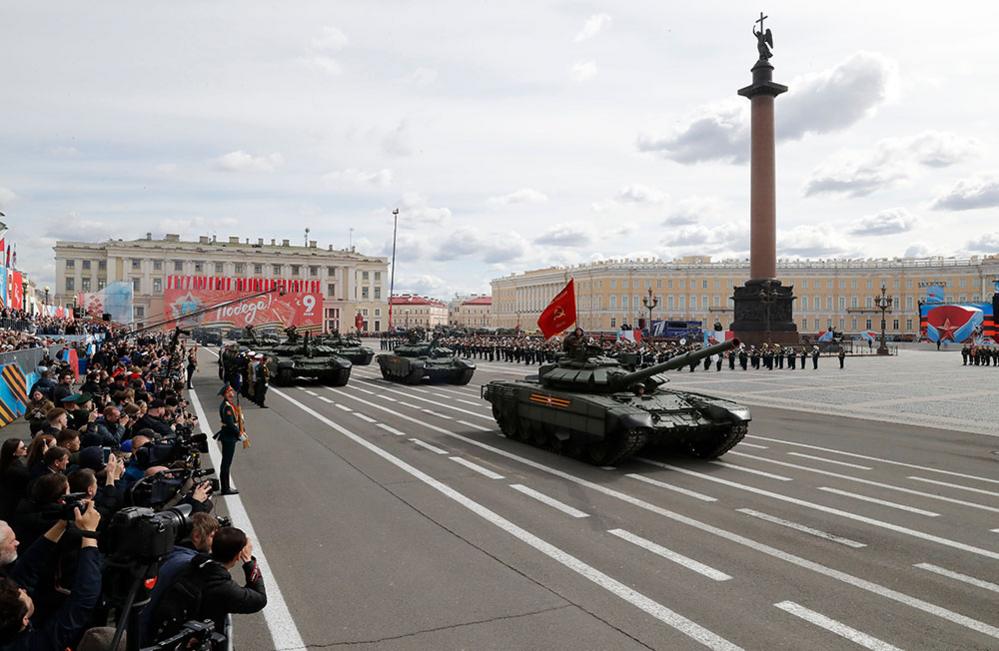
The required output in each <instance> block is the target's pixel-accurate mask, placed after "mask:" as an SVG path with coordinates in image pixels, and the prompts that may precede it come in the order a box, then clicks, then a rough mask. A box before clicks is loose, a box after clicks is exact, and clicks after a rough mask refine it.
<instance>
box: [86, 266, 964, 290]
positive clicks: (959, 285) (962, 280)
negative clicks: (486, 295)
mask: <svg viewBox="0 0 999 651" xmlns="http://www.w3.org/2000/svg"><path fill="white" fill-rule="evenodd" d="M83 268H84V269H86V268H87V263H86V261H84V263H83ZM966 283H967V279H965V278H962V279H961V281H960V282H959V283H958V287H964V286H965V285H966Z"/></svg>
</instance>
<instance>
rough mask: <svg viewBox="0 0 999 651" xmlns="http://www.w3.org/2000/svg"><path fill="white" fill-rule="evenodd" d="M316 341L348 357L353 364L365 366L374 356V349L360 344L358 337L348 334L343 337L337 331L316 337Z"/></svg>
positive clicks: (341, 355)
mask: <svg viewBox="0 0 999 651" xmlns="http://www.w3.org/2000/svg"><path fill="white" fill-rule="evenodd" d="M316 343H319V344H322V345H323V346H329V347H330V348H332V349H333V350H335V351H336V354H337V355H339V356H340V357H343V358H345V359H349V360H350V363H351V364H353V365H354V366H367V365H368V364H370V363H371V360H372V359H374V357H375V351H374V350H373V349H371V348H369V347H368V346H362V345H361V340H360V339H358V338H356V337H350V336H347V337H344V336H341V335H340V333H339V332H334V333H332V334H328V335H325V336H323V337H317V338H316Z"/></svg>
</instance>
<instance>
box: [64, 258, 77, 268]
mask: <svg viewBox="0 0 999 651" xmlns="http://www.w3.org/2000/svg"><path fill="white" fill-rule="evenodd" d="M66 268H67V269H76V260H67V261H66Z"/></svg>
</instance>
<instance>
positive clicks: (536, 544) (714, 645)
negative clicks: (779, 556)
mask: <svg viewBox="0 0 999 651" xmlns="http://www.w3.org/2000/svg"><path fill="white" fill-rule="evenodd" d="M272 391H274V393H276V394H277V395H279V396H281V397H282V398H284V399H285V400H287V401H288V402H290V403H292V404H293V405H295V406H296V407H298V408H299V409H301V410H303V411H305V412H306V413H308V414H310V415H311V416H313V417H315V418H317V419H319V420H320V421H322V422H324V423H325V424H326V425H328V426H329V427H331V428H333V429H335V430H336V431H338V432H340V433H341V434H343V435H344V436H346V437H347V438H349V439H350V440H352V441H354V442H355V443H357V444H358V445H361V446H362V447H364V448H367V449H368V450H370V451H371V452H373V453H374V454H377V455H378V456H380V457H381V458H383V459H385V460H386V461H388V462H389V463H391V464H392V465H394V466H396V467H397V468H399V469H401V470H403V471H404V472H406V473H408V474H410V475H412V476H413V477H415V478H416V479H418V480H420V481H422V482H423V483H425V484H427V485H428V486H430V487H431V488H433V489H434V490H436V491H438V492H439V493H441V494H442V495H444V496H445V497H448V498H449V499H451V500H453V501H455V502H457V503H458V504H460V505H461V506H463V507H464V508H466V509H468V510H469V511H471V512H472V513H475V514H476V515H478V516H479V517H480V518H482V519H483V520H486V521H487V522H489V523H490V524H492V525H494V526H496V527H498V528H500V529H502V530H503V531H506V532H507V533H509V534H510V535H511V536H513V537H515V538H517V539H518V540H520V541H522V542H524V543H525V544H527V545H530V546H531V547H533V548H534V549H536V550H538V551H539V552H541V553H542V554H544V555H545V556H548V557H549V558H551V559H552V560H554V561H556V562H558V563H561V564H562V565H564V566H565V567H567V568H569V569H570V570H572V571H573V572H576V573H577V574H579V575H581V576H583V577H585V578H586V579H588V580H590V581H592V582H593V583H595V584H597V585H598V586H600V587H601V588H603V589H604V590H607V591H608V592H610V593H611V594H613V595H615V596H617V597H619V598H621V599H623V600H624V601H627V602H628V603H630V604H632V605H633V606H635V607H636V608H639V609H640V610H642V611H644V612H646V613H648V614H649V615H651V616H653V617H655V618H656V619H658V620H659V621H661V622H663V623H664V624H667V625H669V626H672V627H673V628H675V629H677V630H678V631H680V632H681V633H683V634H685V635H687V636H689V637H691V638H692V639H694V640H697V641H698V642H700V643H701V644H703V645H705V646H707V647H709V648H711V649H719V650H722V651H730V650H731V651H735V650H737V649H739V647H738V646H736V645H734V644H732V643H731V642H729V641H727V640H725V639H723V638H721V637H719V636H718V635H716V634H715V633H712V632H711V631H709V630H708V629H706V628H704V627H703V626H700V625H699V624H697V623H696V622H693V621H691V620H689V619H687V618H686V617H684V616H683V615H680V614H679V613H676V612H673V611H672V610H670V609H669V608H667V607H666V606H664V605H662V604H660V603H658V602H655V601H653V600H652V599H649V598H648V597H646V596H645V595H643V594H642V593H640V592H638V591H636V590H633V589H632V588H629V587H628V586H626V585H624V584H623V583H621V582H620V581H617V580H616V579H613V578H611V577H610V576H608V575H606V574H604V573H603V572H601V571H600V570H597V569H596V568H594V567H592V566H590V565H587V564H586V563H584V562H583V561H581V560H579V559H578V558H576V557H575V556H572V555H571V554H569V553H568V552H565V551H563V550H562V549H560V548H558V547H556V546H555V545H552V544H551V543H549V542H547V541H545V540H543V539H541V538H539V537H538V536H535V535H534V534H532V533H531V532H529V531H527V530H525V529H522V528H521V527H518V526H517V525H515V524H513V523H512V522H510V521H509V520H507V519H506V518H503V517H502V516H500V515H498V514H497V513H495V512H493V511H490V510H489V509H487V508H486V507H485V506H483V505H481V504H479V503H478V502H476V501H474V500H472V499H470V498H468V497H466V496H465V495H464V494H462V493H459V492H458V491H456V490H454V489H453V488H451V487H450V486H448V485H447V484H444V483H443V482H441V481H438V480H437V479H434V478H433V477H431V476H430V475H428V474H426V473H425V472H423V471H421V470H418V469H417V468H415V467H414V466H411V465H410V464H408V463H406V462H405V461H403V460H402V459H400V458H398V457H396V456H395V455H392V454H390V453H388V452H386V451H385V450H383V449H381V448H380V447H378V446H377V445H374V444H373V443H370V442H369V441H366V440H365V439H363V438H361V437H360V436H358V435H356V434H354V433H353V432H351V431H349V430H347V429H346V428H344V427H341V426H340V425H337V424H336V423H334V422H333V421H331V420H330V419H328V418H325V417H324V416H323V415H322V414H320V413H318V412H316V411H315V410H313V409H311V408H309V407H307V406H306V405H304V404H302V403H300V402H299V401H297V400H295V399H294V398H292V397H291V396H289V395H286V394H285V393H284V392H283V391H279V390H273V389H272ZM452 458H453V457H452ZM264 612H265V613H266V612H267V611H266V609H265V611H264ZM299 646H301V645H299ZM279 648H284V647H283V646H282V647H279ZM296 648H297V647H296ZM303 648H304V647H303Z"/></svg>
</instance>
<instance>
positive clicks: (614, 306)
mask: <svg viewBox="0 0 999 651" xmlns="http://www.w3.org/2000/svg"><path fill="white" fill-rule="evenodd" d="M66 280H71V279H70V278H67V279H66ZM610 309H612V310H615V309H617V294H611V295H610Z"/></svg>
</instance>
